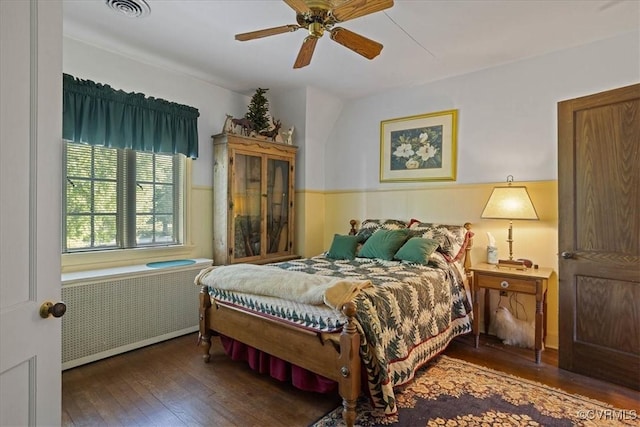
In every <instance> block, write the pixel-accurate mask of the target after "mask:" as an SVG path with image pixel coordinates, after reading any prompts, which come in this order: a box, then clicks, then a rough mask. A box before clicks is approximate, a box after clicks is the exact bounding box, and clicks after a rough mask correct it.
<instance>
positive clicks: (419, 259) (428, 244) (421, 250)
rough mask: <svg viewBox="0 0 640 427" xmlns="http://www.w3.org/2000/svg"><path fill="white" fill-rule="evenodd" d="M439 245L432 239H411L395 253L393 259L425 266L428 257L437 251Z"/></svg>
mask: <svg viewBox="0 0 640 427" xmlns="http://www.w3.org/2000/svg"><path fill="white" fill-rule="evenodd" d="M439 245H440V244H439V243H438V241H436V240H433V239H425V238H423V237H412V238H410V239H409V240H407V243H405V244H404V245H402V247H401V248H400V249H399V250H398V252H396V255H395V256H394V259H397V260H398V261H409V262H415V263H417V264H427V263H428V262H429V256H431V254H432V253H434V252H435V251H436V249H438V246H439Z"/></svg>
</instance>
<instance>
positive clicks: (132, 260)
mask: <svg viewBox="0 0 640 427" xmlns="http://www.w3.org/2000/svg"><path fill="white" fill-rule="evenodd" d="M195 251H196V247H195V246H194V245H181V246H166V247H154V248H136V249H121V250H111V251H98V252H82V253H73V254H62V273H69V272H75V271H83V270H95V269H103V268H113V267H124V266H127V265H136V264H146V263H149V262H156V261H169V260H172V259H179V258H194V257H195Z"/></svg>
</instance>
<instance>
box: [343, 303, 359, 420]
mask: <svg viewBox="0 0 640 427" xmlns="http://www.w3.org/2000/svg"><path fill="white" fill-rule="evenodd" d="M342 312H343V313H344V315H345V316H347V324H346V325H345V326H344V328H342V332H341V334H340V357H339V358H338V363H339V366H340V375H341V377H342V378H341V379H340V381H339V392H340V396H341V397H342V419H343V420H344V422H345V424H346V425H347V427H353V425H354V424H355V422H356V402H357V400H358V396H360V388H361V387H360V379H361V378H360V375H361V372H360V334H359V333H358V329H357V328H356V324H355V318H354V316H355V315H356V305H355V303H354V302H353V301H349V302H347V303H346V304H344V305H343V306H342Z"/></svg>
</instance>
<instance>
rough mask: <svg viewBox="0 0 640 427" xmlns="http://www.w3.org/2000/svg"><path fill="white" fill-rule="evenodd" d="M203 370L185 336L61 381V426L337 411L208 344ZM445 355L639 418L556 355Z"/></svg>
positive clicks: (293, 420)
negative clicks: (563, 365)
mask: <svg viewBox="0 0 640 427" xmlns="http://www.w3.org/2000/svg"><path fill="white" fill-rule="evenodd" d="M211 353H212V357H211V363H209V364H205V363H203V362H202V359H201V357H200V355H201V351H200V349H199V348H198V347H197V346H196V335H195V334H191V335H186V336H184V337H179V338H176V339H173V340H170V341H165V342H163V343H160V344H156V345H153V346H149V347H146V348H143V349H140V350H135V351H132V352H129V353H126V354H122V355H119V356H114V357H111V358H109V359H104V360H101V361H98V362H95V363H92V364H88V365H84V366H80V367H77V368H74V369H70V370H67V371H64V372H63V374H62V424H63V425H65V426H151V425H153V426H205V425H206V426H243V427H245V426H265V425H269V426H307V425H309V424H310V423H311V422H313V421H315V420H317V419H318V418H320V417H321V416H323V415H324V414H325V413H326V412H328V411H329V410H331V409H333V408H335V407H336V406H338V405H339V403H340V399H339V398H338V395H337V394H331V395H321V394H317V393H308V392H302V391H299V390H297V389H295V388H293V387H292V386H290V385H288V384H283V383H281V382H279V381H276V380H274V379H272V378H270V377H268V376H265V375H259V374H257V373H255V372H253V371H251V370H250V369H249V368H248V367H247V366H246V365H245V364H244V363H241V362H233V361H231V360H229V359H228V358H227V356H226V355H225V354H224V352H223V350H222V347H221V346H220V343H219V342H218V341H217V339H216V340H214V345H213V347H212V351H211ZM445 354H446V355H449V356H451V357H455V358H458V359H464V360H467V361H469V362H472V363H476V364H480V365H483V366H488V367H490V368H494V369H497V370H502V371H505V372H508V373H511V374H514V375H518V376H521V377H525V378H528V379H530V380H534V381H538V382H542V383H545V384H548V385H550V386H553V387H556V388H561V389H563V390H565V391H568V392H571V393H578V394H582V395H584V396H588V397H591V398H594V399H597V400H601V401H604V402H608V403H610V404H612V405H614V406H615V407H617V408H621V409H629V410H635V411H636V412H637V413H640V393H638V392H635V391H632V390H630V389H627V388H624V387H619V386H615V385H612V384H609V383H606V382H602V381H598V380H594V379H590V378H587V377H584V376H580V375H576V374H572V373H570V372H567V371H563V370H561V369H558V368H557V359H558V358H557V351H554V350H546V351H544V352H543V353H542V355H543V357H542V361H543V363H542V364H541V365H536V364H535V363H534V362H533V351H532V350H523V349H517V348H513V347H507V346H503V345H502V344H501V343H500V342H499V341H497V340H496V339H494V338H492V337H485V336H482V337H481V345H480V348H478V349H476V348H474V347H473V341H472V339H471V337H470V336H465V337H460V338H458V339H457V340H456V341H454V342H453V343H451V344H450V346H449V348H448V349H447V351H446V352H445Z"/></svg>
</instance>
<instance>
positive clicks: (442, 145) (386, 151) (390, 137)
mask: <svg viewBox="0 0 640 427" xmlns="http://www.w3.org/2000/svg"><path fill="white" fill-rule="evenodd" d="M457 122H458V110H446V111H438V112H434V113H427V114H419V115H415V116H408V117H399V118H395V119H389V120H383V121H381V122H380V182H400V181H455V180H456V162H457Z"/></svg>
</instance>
